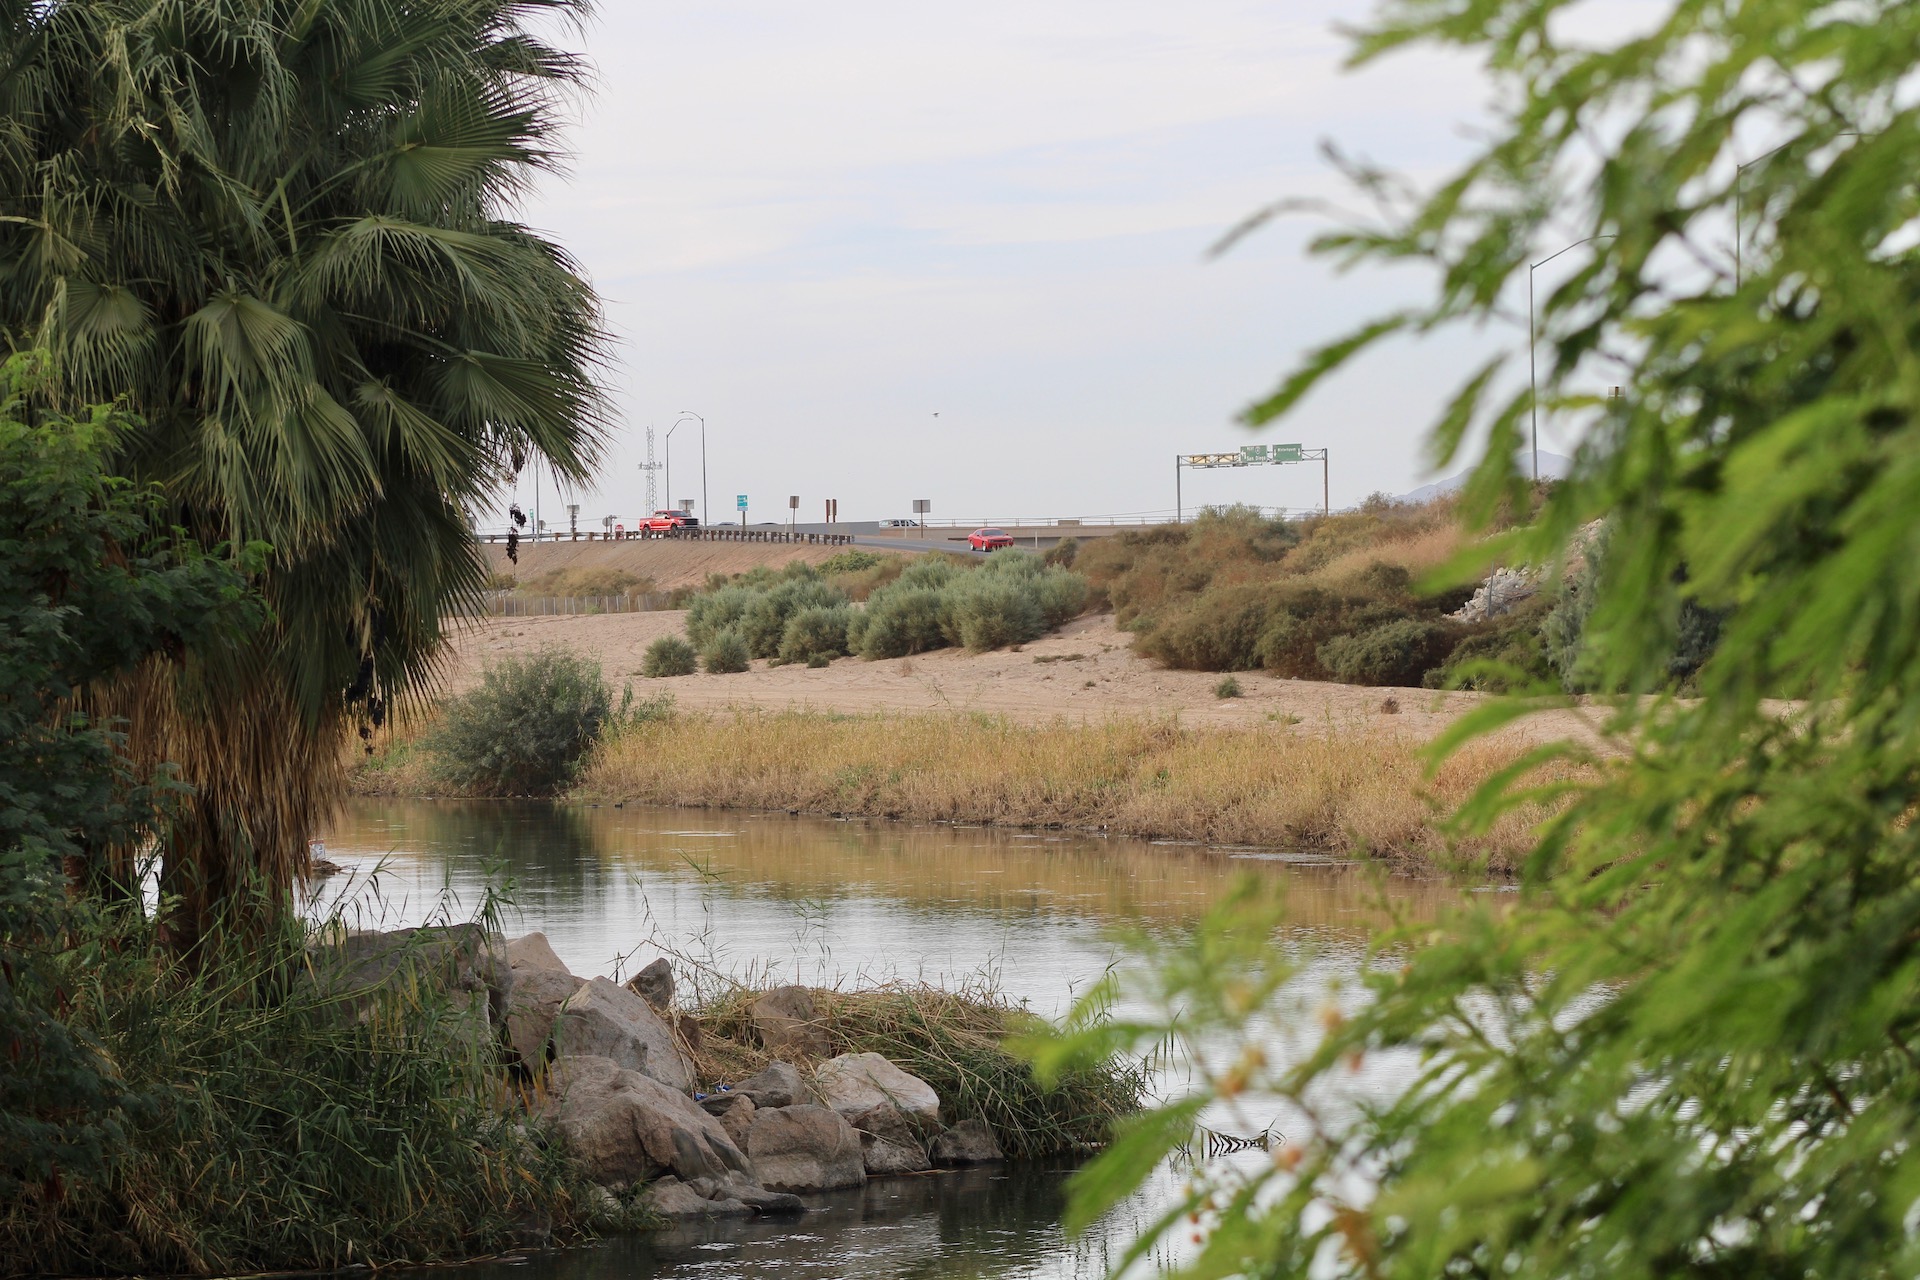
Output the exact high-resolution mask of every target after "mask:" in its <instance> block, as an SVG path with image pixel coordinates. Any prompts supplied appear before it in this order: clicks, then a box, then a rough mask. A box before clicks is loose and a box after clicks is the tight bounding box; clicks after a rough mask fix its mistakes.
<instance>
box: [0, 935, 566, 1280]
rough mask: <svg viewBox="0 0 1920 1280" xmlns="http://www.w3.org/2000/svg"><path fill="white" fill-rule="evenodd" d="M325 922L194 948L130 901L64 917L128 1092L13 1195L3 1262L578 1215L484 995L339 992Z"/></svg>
mask: <svg viewBox="0 0 1920 1280" xmlns="http://www.w3.org/2000/svg"><path fill="white" fill-rule="evenodd" d="M313 941H314V940H313V939H311V938H310V936H309V935H308V933H307V931H306V929H305V928H303V927H300V926H289V927H288V928H286V929H283V930H281V931H278V932H275V933H273V934H271V935H269V936H268V937H267V939H266V940H265V941H264V943H259V942H253V943H249V944H247V945H245V946H242V945H238V944H237V943H235V942H232V941H229V940H227V939H223V938H219V937H214V938H209V939H207V940H206V941H205V942H204V943H203V946H206V947H209V948H212V949H213V950H214V951H215V952H217V954H213V955H209V956H207V957H205V959H206V961H207V962H205V963H202V964H200V965H198V966H195V967H194V968H192V969H191V970H189V969H188V968H186V967H184V966H182V965H180V964H179V963H177V962H175V961H173V960H171V959H169V958H168V954H167V952H166V951H165V949H164V948H162V947H160V946H159V945H157V940H156V938H155V937H154V936H153V930H152V928H151V927H150V926H149V925H148V924H147V923H146V922H145V921H144V920H142V919H140V918H139V917H138V915H137V914H134V913H130V912H129V913H126V914H118V915H110V916H103V917H99V918H96V919H95V920H94V921H93V922H92V923H90V924H87V925H85V926H84V929H83V932H81V933H80V934H78V935H77V936H74V937H70V938H69V939H67V943H68V945H67V946H66V947H65V948H64V949H63V950H62V952H61V954H60V956H59V958H58V964H59V965H60V966H61V967H62V968H63V969H64V970H65V972H64V973H63V974H62V975H61V977H62V986H63V990H64V992H65V995H66V998H67V1001H68V1004H67V1008H66V1010H65V1011H64V1013H63V1020H64V1021H65V1022H66V1023H67V1025H68V1026H70V1027H71V1028H72V1029H73V1030H74V1031H75V1032H76V1033H77V1034H79V1035H81V1036H82V1037H85V1038H88V1039H90V1040H91V1041H92V1042H93V1043H94V1044H95V1045H96V1046H97V1051H98V1053H99V1054H100V1056H101V1059H102V1060H103V1062H104V1064H105V1065H106V1066H107V1068H108V1069H109V1070H110V1071H111V1073H112V1075H113V1077H114V1079H115V1083H116V1085H117V1088H118V1090H119V1091H120V1096H119V1098H118V1099H117V1104H116V1105H115V1106H114V1107H113V1108H112V1110H111V1112H110V1113H109V1114H108V1115H107V1116H105V1117H104V1119H105V1122H106V1123H105V1124H104V1126H103V1128H102V1130H101V1132H102V1133H103V1135H104V1141H103V1142H102V1143H101V1146H100V1149H99V1151H98V1152H97V1157H96V1158H95V1159H93V1160H91V1161H89V1162H87V1166H86V1167H77V1168H73V1169H69V1170H66V1171H64V1172H63V1173H62V1174H61V1175H60V1176H58V1177H56V1178H54V1179H51V1180H49V1181H48V1182H47V1183H46V1184H45V1185H43V1186H41V1187H39V1188H37V1189H32V1190H29V1191H28V1192H27V1193H26V1194H23V1195H19V1196H15V1197H13V1198H10V1199H9V1200H8V1201H7V1202H5V1203H0V1274H6V1275H27V1274H44V1273H55V1274H71V1273H91V1274H124V1273H137V1272H160V1273H176V1274H177V1273H190V1274H196V1275H206V1274H215V1273H223V1272H236V1271H260V1270H269V1269H296V1268H297V1269H332V1268H338V1267H344V1266H348V1265H359V1264H370V1265H383V1264H391V1263H398V1262H432V1261H440V1260H447V1259H456V1258H464V1257H472V1256H475V1255H484V1254H488V1253H492V1252H497V1251H498V1250H500V1249H503V1248H507V1247H509V1246H512V1245H514V1244H517V1243H522V1242H526V1241H529V1240H535V1239H546V1238H549V1237H550V1235H555V1236H558V1237H559V1238H561V1239H565V1238H567V1237H568V1236H569V1235H573V1234H577V1232H578V1231H579V1230H580V1229H581V1226H582V1223H581V1214H582V1212H583V1210H581V1208H580V1206H583V1205H586V1204H589V1203H591V1202H590V1201H589V1200H588V1199H587V1187H586V1184H585V1183H584V1182H582V1181H581V1180H580V1178H579V1175H578V1174H577V1173H576V1172H575V1171H574V1170H573V1168H572V1166H570V1165H569V1163H568V1162H567V1160H566V1158H565V1157H564V1155H563V1154H562V1152H561V1148H560V1146H559V1144H557V1143H547V1142H543V1141H542V1140H541V1138H542V1135H541V1134H540V1133H539V1132H538V1131H537V1126H536V1127H534V1128H533V1129H529V1128H528V1127H526V1126H525V1125H523V1123H522V1120H523V1116H522V1115H521V1113H520V1112H519V1110H518V1108H517V1106H516V1104H515V1101H514V1099H513V1098H512V1097H511V1096H509V1095H508V1094H507V1093H506V1092H505V1089H506V1082H505V1078H504V1076H503V1075H502V1074H501V1073H500V1071H499V1067H498V1064H497V1062H496V1061H495V1056H494V1049H493V1046H492V1044H491V1043H490V1041H489V1040H488V1038H487V1037H485V1036H484V1035H482V1034H480V1033H479V1031H478V1028H477V1027H476V1024H475V1022H474V1020H473V1019H474V1011H473V1010H471V1009H464V1008H462V1007H461V1005H460V1002H459V1001H458V1000H457V999H450V998H448V997H446V996H445V995H437V994H436V993H435V992H434V991H433V990H432V989H431V987H430V986H428V985H400V984H396V986H395V987H394V988H393V989H392V990H391V991H390V992H389V993H388V998H386V999H383V1000H382V1001H381V1002H379V1003H378V1004H377V1005H373V1006H367V1005H364V1004H362V1005H359V1006H358V1007H357V1008H350V1007H348V1006H346V1005H343V1003H342V1002H341V999H340V993H339V992H338V991H334V992H329V991H328V990H326V989H325V987H324V986H323V985H322V984H320V983H317V982H316V981H314V980H313V978H312V976H311V973H310V958H311V956H313V955H314V954H316V953H315V952H314V951H313V950H312V948H311V947H310V942H313ZM47 1105H49V1106H54V1107H57V1106H59V1105H60V1100H58V1099H51V1100H47Z"/></svg>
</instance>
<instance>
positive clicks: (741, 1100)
mask: <svg viewBox="0 0 1920 1280" xmlns="http://www.w3.org/2000/svg"><path fill="white" fill-rule="evenodd" d="M700 1109H701V1110H702V1111H704V1112H706V1113H707V1114H708V1115H710V1116H712V1117H713V1118H714V1119H716V1120H718V1121H719V1122H720V1127H721V1128H722V1129H725V1130H726V1131H727V1136H728V1137H729V1138H732V1139H733V1144H734V1145H735V1146H736V1147H739V1148H740V1149H741V1150H743V1151H744V1150H745V1149H746V1146H747V1131H748V1130H749V1129H750V1128H752V1127H753V1113H754V1111H755V1110H756V1109H757V1108H755V1107H754V1105H753V1099H752V1098H749V1097H748V1096H747V1095H746V1094H744V1093H741V1092H739V1091H738V1090H735V1091H734V1092H732V1093H714V1094H709V1095H708V1096H707V1097H706V1098H704V1099H702V1100H701V1103H700Z"/></svg>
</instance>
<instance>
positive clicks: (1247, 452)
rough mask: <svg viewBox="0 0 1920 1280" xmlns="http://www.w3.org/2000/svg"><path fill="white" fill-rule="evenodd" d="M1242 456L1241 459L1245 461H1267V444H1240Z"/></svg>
mask: <svg viewBox="0 0 1920 1280" xmlns="http://www.w3.org/2000/svg"><path fill="white" fill-rule="evenodd" d="M1240 457H1241V460H1242V461H1245V462H1265V461H1266V460H1267V446H1265V445H1263V444H1243V445H1241V446H1240Z"/></svg>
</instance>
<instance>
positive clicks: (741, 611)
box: [687, 584, 759, 649]
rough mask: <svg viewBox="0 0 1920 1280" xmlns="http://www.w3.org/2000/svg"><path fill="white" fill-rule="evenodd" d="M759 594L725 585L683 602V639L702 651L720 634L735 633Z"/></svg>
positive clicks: (750, 588) (749, 588)
mask: <svg viewBox="0 0 1920 1280" xmlns="http://www.w3.org/2000/svg"><path fill="white" fill-rule="evenodd" d="M758 594H759V593H758V592H757V591H755V590H754V589H753V588H752V587H744V586H739V585H736V584H727V585H723V586H721V587H719V588H718V589H716V590H713V591H709V592H707V593H705V594H703V595H697V596H695V597H694V598H693V599H692V600H690V601H688V602H687V639H689V640H691V641H692V642H693V643H694V645H696V646H697V647H699V648H702V649H704V648H706V647H707V645H708V644H709V643H711V642H712V640H713V638H714V637H715V636H717V635H719V634H720V633H721V632H723V631H731V632H734V633H735V634H736V635H737V634H738V633H739V627H740V619H742V618H743V617H745V616H746V613H747V607H748V606H749V605H751V604H752V603H753V601H754V598H755V597H756V596H757V595H758Z"/></svg>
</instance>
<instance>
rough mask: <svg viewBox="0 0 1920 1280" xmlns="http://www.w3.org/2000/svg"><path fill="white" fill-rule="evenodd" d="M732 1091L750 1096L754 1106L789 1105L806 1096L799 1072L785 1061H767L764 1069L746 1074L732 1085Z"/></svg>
mask: <svg viewBox="0 0 1920 1280" xmlns="http://www.w3.org/2000/svg"><path fill="white" fill-rule="evenodd" d="M733 1091H734V1092H735V1093H738V1094H745V1095H746V1096H747V1097H749V1098H752V1099H753V1105H754V1106H756V1107H790V1106H792V1105H793V1104H794V1103H796V1102H804V1101H806V1097H807V1087H806V1084H805V1083H804V1082H803V1081H802V1080H801V1079H800V1073H799V1072H798V1071H797V1070H795V1069H794V1067H793V1065H792V1064H791V1063H787V1062H770V1063H768V1064H767V1069H766V1070H765V1071H761V1072H757V1073H756V1074H754V1075H750V1076H748V1077H747V1078H746V1079H745V1080H742V1081H741V1082H740V1083H739V1084H737V1085H735V1086H733Z"/></svg>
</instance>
